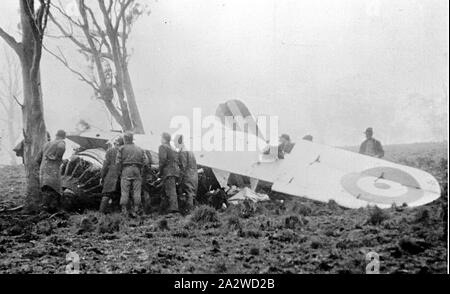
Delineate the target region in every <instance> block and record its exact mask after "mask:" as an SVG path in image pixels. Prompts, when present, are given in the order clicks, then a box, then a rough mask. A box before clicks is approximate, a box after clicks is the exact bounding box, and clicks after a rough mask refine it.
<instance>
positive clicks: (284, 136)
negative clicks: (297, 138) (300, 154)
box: [280, 134, 291, 141]
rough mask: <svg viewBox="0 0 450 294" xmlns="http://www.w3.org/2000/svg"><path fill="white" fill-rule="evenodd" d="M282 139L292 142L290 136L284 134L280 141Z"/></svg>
mask: <svg viewBox="0 0 450 294" xmlns="http://www.w3.org/2000/svg"><path fill="white" fill-rule="evenodd" d="M281 138H283V139H285V140H287V141H290V140H291V137H289V135H288V134H282V135H281V136H280V139H281Z"/></svg>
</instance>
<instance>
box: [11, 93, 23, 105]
mask: <svg viewBox="0 0 450 294" xmlns="http://www.w3.org/2000/svg"><path fill="white" fill-rule="evenodd" d="M12 97H13V98H14V100H15V101H16V102H17V104H19V106H20V108H23V104H22V103H20V101H19V99H17V97H16V95H12Z"/></svg>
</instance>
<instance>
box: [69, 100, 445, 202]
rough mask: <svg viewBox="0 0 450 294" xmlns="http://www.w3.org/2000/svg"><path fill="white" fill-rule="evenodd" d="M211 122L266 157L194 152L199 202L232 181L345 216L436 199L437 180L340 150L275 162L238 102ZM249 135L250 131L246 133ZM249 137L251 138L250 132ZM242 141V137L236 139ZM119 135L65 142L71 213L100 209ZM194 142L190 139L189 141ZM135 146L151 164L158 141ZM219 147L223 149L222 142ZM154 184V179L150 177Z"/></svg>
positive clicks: (298, 152)
mask: <svg viewBox="0 0 450 294" xmlns="http://www.w3.org/2000/svg"><path fill="white" fill-rule="evenodd" d="M216 116H217V117H218V118H219V121H220V122H221V124H222V125H225V128H224V129H225V132H223V134H222V135H223V139H224V140H225V137H227V136H229V135H230V134H231V135H232V136H234V137H235V138H241V139H236V140H241V141H242V142H240V143H242V144H243V145H244V146H246V145H248V144H249V142H250V141H252V142H255V141H257V142H259V143H261V145H266V147H265V150H269V151H270V152H269V153H268V154H267V153H266V152H264V153H263V152H262V150H260V149H257V150H252V149H251V148H247V149H245V150H244V151H216V150H212V151H209V150H208V151H205V150H202V151H195V150H194V154H195V155H196V158H197V163H198V165H199V168H201V169H202V170H203V171H204V173H203V175H202V176H201V177H200V181H202V183H199V192H198V194H199V196H201V194H204V193H206V192H207V191H208V190H211V189H216V188H219V187H223V188H225V187H227V183H228V181H229V179H230V175H240V176H243V177H246V178H248V179H249V180H250V186H251V188H252V189H255V188H256V187H257V186H258V183H261V182H263V183H266V184H268V185H269V186H270V188H271V190H272V191H275V192H279V193H282V194H285V195H290V196H294V197H295V196H298V197H304V198H308V199H312V200H316V201H322V202H328V201H329V200H334V201H336V203H338V204H339V205H342V206H344V207H348V208H359V207H365V206H367V205H377V206H378V207H380V208H388V207H391V206H392V205H393V204H395V205H403V204H405V203H406V204H407V205H408V206H419V205H424V204H426V203H429V202H431V201H433V200H435V199H437V198H439V197H440V195H441V191H440V186H439V183H438V182H437V180H436V179H435V178H434V177H433V176H432V175H430V174H429V173H427V172H424V171H422V170H419V169H416V168H412V167H408V166H404V165H400V164H395V163H392V162H390V161H387V160H383V159H378V158H374V157H370V156H366V155H362V154H359V153H354V152H350V151H346V150H343V149H339V148H335V147H330V146H326V145H322V144H317V143H313V142H310V141H304V140H301V141H299V142H296V144H295V147H294V148H293V150H292V152H291V153H290V154H287V155H286V157H285V159H278V158H277V156H276V146H267V143H266V140H265V139H264V138H263V136H262V135H261V134H260V133H259V132H258V124H257V122H256V121H255V120H254V119H250V120H248V118H249V117H250V118H252V116H251V114H250V112H249V111H248V109H247V107H246V106H245V105H244V104H243V103H242V102H241V101H239V100H230V101H227V102H225V103H223V104H221V105H219V107H218V109H217V111H216ZM230 116H232V117H234V118H239V117H241V118H242V117H246V119H245V120H244V121H245V124H247V126H248V124H249V122H250V123H251V124H253V126H256V128H255V127H253V128H246V127H245V126H243V125H242V121H243V120H242V119H240V120H236V121H235V122H238V123H234V124H233V125H232V126H231V127H230V126H229V125H226V124H227V122H226V120H224V118H225V117H230ZM250 130H252V131H250ZM255 130H257V131H256V132H255ZM237 134H244V136H236V135H237ZM119 135H120V134H117V133H103V134H94V133H91V134H89V133H83V134H81V135H77V136H67V139H69V140H71V141H73V142H75V143H77V144H78V145H79V146H80V147H81V149H80V150H79V151H77V152H75V153H74V154H73V155H72V156H70V158H68V159H67V160H65V162H64V164H63V165H62V167H61V174H62V187H63V191H64V197H65V198H66V199H69V200H68V201H69V202H71V203H74V205H73V206H75V207H79V206H95V208H97V207H98V204H99V201H100V198H101V194H100V193H101V188H102V187H101V184H100V169H101V167H102V164H103V161H104V158H105V150H106V148H107V147H106V146H107V143H108V141H111V140H112V139H113V138H115V137H117V136H119ZM191 140H192V138H191ZM135 142H136V144H138V146H140V147H142V148H143V149H146V150H149V151H150V152H151V153H152V160H153V161H157V159H158V156H157V153H156V152H155V151H156V150H158V146H159V142H160V138H159V136H157V135H153V134H152V135H135ZM221 142H222V141H221ZM191 146H192V145H191ZM155 176H156V174H155Z"/></svg>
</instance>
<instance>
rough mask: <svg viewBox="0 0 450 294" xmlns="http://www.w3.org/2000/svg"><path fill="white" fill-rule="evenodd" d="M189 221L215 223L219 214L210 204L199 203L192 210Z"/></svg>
mask: <svg viewBox="0 0 450 294" xmlns="http://www.w3.org/2000/svg"><path fill="white" fill-rule="evenodd" d="M191 222H194V223H198V224H207V223H217V222H219V216H218V215H217V211H216V210H215V209H214V208H212V207H211V206H208V205H201V206H198V207H197V208H195V210H194V211H193V212H192V215H191Z"/></svg>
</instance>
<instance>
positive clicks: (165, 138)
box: [161, 132, 172, 142]
mask: <svg viewBox="0 0 450 294" xmlns="http://www.w3.org/2000/svg"><path fill="white" fill-rule="evenodd" d="M161 137H162V138H163V139H164V140H166V141H167V142H170V140H171V139H172V136H171V135H170V134H169V133H166V132H164V133H162V135H161Z"/></svg>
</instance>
